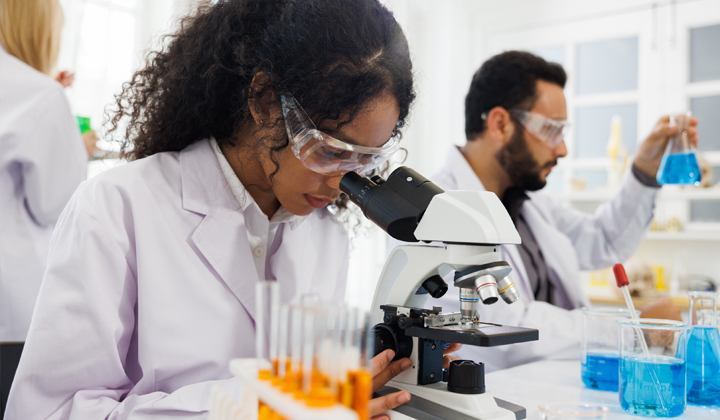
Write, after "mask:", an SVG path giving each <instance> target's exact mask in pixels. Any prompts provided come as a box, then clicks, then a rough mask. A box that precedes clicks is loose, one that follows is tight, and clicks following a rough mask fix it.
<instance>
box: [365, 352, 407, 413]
mask: <svg viewBox="0 0 720 420" xmlns="http://www.w3.org/2000/svg"><path fill="white" fill-rule="evenodd" d="M394 357H395V352H394V351H392V350H385V351H384V352H382V353H380V354H378V355H377V356H375V357H373V360H372V373H373V392H375V391H377V390H378V389H379V388H380V387H382V386H383V385H385V384H386V383H387V382H388V381H389V380H390V379H392V378H394V377H396V376H397V375H399V374H400V373H401V372H403V371H404V370H406V369H408V368H409V367H410V366H412V362H411V361H410V359H408V358H404V359H400V360H396V361H394V362H391V361H392V359H393V358H394ZM408 401H410V393H409V392H407V391H400V392H395V393H392V394H388V395H385V396H383V397H379V398H373V399H372V400H370V416H371V417H372V416H375V417H372V418H373V420H390V417H389V416H386V415H379V414H382V413H384V412H386V411H388V410H392V409H393V408H395V407H397V406H400V405H402V404H405V403H406V402H408Z"/></svg>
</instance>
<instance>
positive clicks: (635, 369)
mask: <svg viewBox="0 0 720 420" xmlns="http://www.w3.org/2000/svg"><path fill="white" fill-rule="evenodd" d="M619 392H620V394H619V395H620V405H621V406H622V408H623V409H624V410H625V411H626V412H628V413H630V414H633V415H638V416H645V417H676V416H679V415H681V414H682V413H683V412H684V411H685V362H684V361H683V360H682V359H676V358H674V357H664V356H651V357H650V358H647V357H644V356H633V357H624V358H622V360H620V391H619ZM658 394H659V395H658ZM659 398H662V403H661V401H660V399H659Z"/></svg>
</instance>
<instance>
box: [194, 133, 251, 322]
mask: <svg viewBox="0 0 720 420" xmlns="http://www.w3.org/2000/svg"><path fill="white" fill-rule="evenodd" d="M180 166H181V174H182V199H183V208H185V209H186V210H189V211H192V212H195V213H199V214H202V215H204V216H205V217H204V218H203V220H202V221H201V222H200V224H199V225H198V227H197V228H196V229H195V231H194V232H193V234H192V235H191V237H190V240H191V241H192V243H193V244H194V245H195V248H196V250H197V252H198V254H200V255H201V256H202V258H204V259H205V261H207V263H208V264H209V265H210V266H212V268H213V269H214V270H215V272H216V273H217V275H218V276H219V277H220V279H222V281H223V282H225V284H226V285H227V287H228V288H229V289H230V291H231V292H232V293H233V294H234V295H235V297H236V298H237V299H238V300H239V301H240V302H241V303H242V305H243V306H244V307H245V309H246V310H247V312H248V313H249V314H250V316H251V317H253V318H254V315H255V284H256V283H257V282H258V280H259V279H258V275H257V271H256V270H255V263H254V261H253V257H252V253H251V250H250V243H249V242H248V238H247V231H246V229H245V218H244V216H243V213H242V211H241V210H240V206H239V204H238V203H237V201H236V200H235V197H234V196H233V194H232V192H231V191H230V188H229V187H228V185H227V181H226V180H225V176H224V175H223V174H222V172H221V171H220V169H219V165H218V162H217V159H216V157H215V155H214V152H213V151H212V149H211V147H210V143H209V142H208V141H207V140H203V141H200V142H198V143H195V144H193V145H191V146H189V147H187V148H186V149H185V150H183V151H182V152H180Z"/></svg>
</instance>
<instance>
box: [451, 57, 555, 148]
mask: <svg viewBox="0 0 720 420" xmlns="http://www.w3.org/2000/svg"><path fill="white" fill-rule="evenodd" d="M538 80H544V81H546V82H550V83H554V84H556V85H558V86H560V87H562V88H564V87H565V83H566V82H567V74H566V73H565V70H563V68H562V66H561V65H559V64H557V63H548V62H547V61H545V60H544V59H542V58H541V57H538V56H536V55H534V54H531V53H529V52H525V51H506V52H504V53H502V54H498V55H496V56H494V57H491V58H490V59H489V60H487V61H486V62H484V63H483V65H482V66H480V69H479V70H478V71H477V72H476V73H475V75H474V76H473V79H472V82H471V83H470V90H469V91H468V94H467V96H465V136H466V138H467V139H468V140H474V139H476V138H477V137H479V136H480V135H481V134H482V133H483V131H485V121H484V120H483V119H482V117H481V115H482V114H483V113H485V112H490V110H491V109H493V108H495V107H496V106H501V107H503V108H505V109H512V108H519V109H524V110H526V111H527V110H530V109H532V107H533V106H534V105H535V101H536V100H537V81H538Z"/></svg>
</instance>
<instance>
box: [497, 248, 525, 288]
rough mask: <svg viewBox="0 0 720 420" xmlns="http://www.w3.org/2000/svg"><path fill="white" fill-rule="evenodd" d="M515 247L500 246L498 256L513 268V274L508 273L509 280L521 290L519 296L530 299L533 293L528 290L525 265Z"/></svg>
mask: <svg viewBox="0 0 720 420" xmlns="http://www.w3.org/2000/svg"><path fill="white" fill-rule="evenodd" d="M517 247H518V246H517V245H501V246H500V255H501V256H502V258H503V259H504V260H505V261H507V262H508V264H510V266H511V267H512V268H513V272H511V273H510V278H511V279H513V281H514V282H515V284H516V285H518V286H519V287H521V288H522V293H521V294H520V296H522V297H523V298H531V297H532V296H533V291H532V290H530V286H529V285H530V282H529V281H528V278H527V272H526V271H525V264H524V263H523V261H522V258H521V257H520V251H518V248H517ZM529 300H532V299H529Z"/></svg>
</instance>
